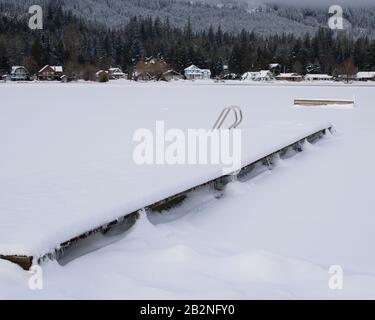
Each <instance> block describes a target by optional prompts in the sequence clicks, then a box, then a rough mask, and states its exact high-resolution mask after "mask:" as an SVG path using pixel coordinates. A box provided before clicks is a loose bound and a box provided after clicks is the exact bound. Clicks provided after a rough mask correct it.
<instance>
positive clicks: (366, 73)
mask: <svg viewBox="0 0 375 320" xmlns="http://www.w3.org/2000/svg"><path fill="white" fill-rule="evenodd" d="M374 77H375V71H361V72H358V73H357V79H372V78H374Z"/></svg>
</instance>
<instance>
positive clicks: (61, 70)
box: [39, 64, 63, 73]
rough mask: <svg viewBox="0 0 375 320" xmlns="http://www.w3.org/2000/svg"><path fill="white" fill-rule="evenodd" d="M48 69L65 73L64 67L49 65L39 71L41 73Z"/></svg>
mask: <svg viewBox="0 0 375 320" xmlns="http://www.w3.org/2000/svg"><path fill="white" fill-rule="evenodd" d="M48 67H50V68H52V69H53V71H55V72H63V67H62V66H50V65H49V64H47V65H45V66H44V67H43V68H42V69H40V70H39V73H41V72H43V71H44V70H45V69H47V68H48Z"/></svg>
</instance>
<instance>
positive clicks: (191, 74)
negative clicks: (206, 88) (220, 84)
mask: <svg viewBox="0 0 375 320" xmlns="http://www.w3.org/2000/svg"><path fill="white" fill-rule="evenodd" d="M184 71H185V77H186V79H187V80H208V79H210V78H211V70H209V69H200V68H198V67H197V66H195V65H191V66H190V67H188V68H186V69H185V70H184Z"/></svg>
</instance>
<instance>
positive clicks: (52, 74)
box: [38, 64, 63, 81]
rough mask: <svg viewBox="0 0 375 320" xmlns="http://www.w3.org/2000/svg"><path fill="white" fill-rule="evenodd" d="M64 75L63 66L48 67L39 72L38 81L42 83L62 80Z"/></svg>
mask: <svg viewBox="0 0 375 320" xmlns="http://www.w3.org/2000/svg"><path fill="white" fill-rule="evenodd" d="M62 75H63V67H62V66H50V65H48V64H47V65H46V66H44V67H43V68H42V69H40V70H39V72H38V79H39V80H42V81H51V80H60V78H61V76H62Z"/></svg>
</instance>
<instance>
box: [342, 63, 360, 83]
mask: <svg viewBox="0 0 375 320" xmlns="http://www.w3.org/2000/svg"><path fill="white" fill-rule="evenodd" d="M357 70H358V69H357V67H356V66H355V65H354V63H353V59H352V58H349V59H347V60H345V61H344V62H343V64H342V65H341V67H340V73H341V75H342V76H344V77H345V80H346V82H349V80H350V79H353V78H354V75H355V74H356V73H357Z"/></svg>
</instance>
